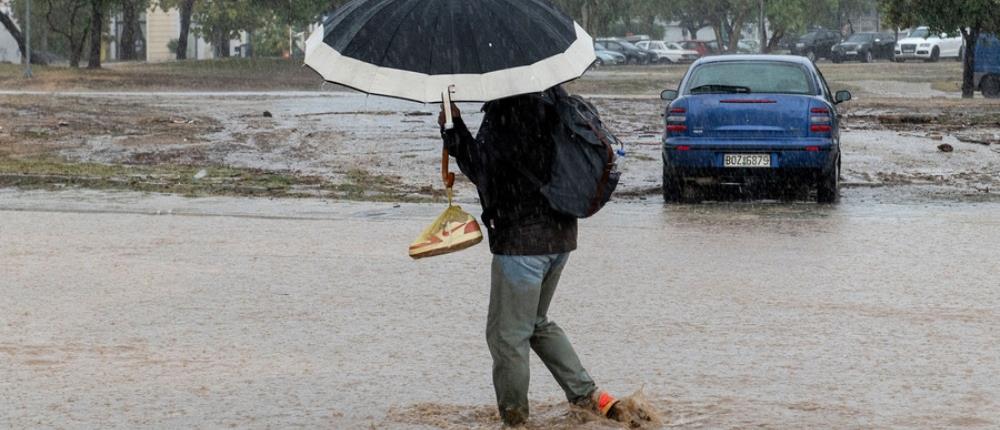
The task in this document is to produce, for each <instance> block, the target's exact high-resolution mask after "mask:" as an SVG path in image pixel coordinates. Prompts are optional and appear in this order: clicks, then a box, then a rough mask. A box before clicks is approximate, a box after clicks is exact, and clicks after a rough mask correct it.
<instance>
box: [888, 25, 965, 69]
mask: <svg viewBox="0 0 1000 430" xmlns="http://www.w3.org/2000/svg"><path fill="white" fill-rule="evenodd" d="M955 34H959V33H958V32H956V33H955ZM963 45H964V42H963V40H962V36H960V35H959V36H955V35H949V34H947V33H941V34H931V31H930V29H929V28H927V27H918V28H917V29H916V30H913V31H912V32H910V34H909V36H906V37H905V38H902V39H900V40H899V41H898V42H896V49H895V52H894V54H895V56H894V59H895V60H896V61H898V62H900V63H902V62H904V61H906V60H911V59H913V60H924V61H931V62H933V61H937V60H939V59H941V58H955V59H961V58H962V46H963Z"/></svg>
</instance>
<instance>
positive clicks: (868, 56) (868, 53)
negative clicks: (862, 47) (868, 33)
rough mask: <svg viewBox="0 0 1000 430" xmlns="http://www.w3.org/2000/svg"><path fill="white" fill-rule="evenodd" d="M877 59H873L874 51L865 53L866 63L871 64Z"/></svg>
mask: <svg viewBox="0 0 1000 430" xmlns="http://www.w3.org/2000/svg"><path fill="white" fill-rule="evenodd" d="M874 59H875V58H874V57H872V51H868V52H865V60H864V61H865V62H866V63H871V62H872V61H873V60H874Z"/></svg>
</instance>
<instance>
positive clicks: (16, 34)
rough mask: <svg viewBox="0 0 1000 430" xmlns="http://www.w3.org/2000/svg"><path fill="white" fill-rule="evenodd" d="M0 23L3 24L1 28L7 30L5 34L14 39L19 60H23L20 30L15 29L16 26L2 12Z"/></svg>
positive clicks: (22, 37) (22, 43)
mask: <svg viewBox="0 0 1000 430" xmlns="http://www.w3.org/2000/svg"><path fill="white" fill-rule="evenodd" d="M0 22H2V23H3V26H4V28H6V29H7V32H8V33H10V35H11V36H13V37H14V41H15V42H17V50H18V51H21V58H22V59H23V58H24V51H25V50H26V49H25V47H24V35H23V34H21V29H19V28H17V25H16V24H14V21H12V20H11V19H10V17H9V16H7V14H5V13H3V12H0Z"/></svg>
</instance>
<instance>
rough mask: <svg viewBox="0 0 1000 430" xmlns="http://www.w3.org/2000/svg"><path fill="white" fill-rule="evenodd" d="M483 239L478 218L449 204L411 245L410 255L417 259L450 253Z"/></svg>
mask: <svg viewBox="0 0 1000 430" xmlns="http://www.w3.org/2000/svg"><path fill="white" fill-rule="evenodd" d="M482 241H483V232H482V231H481V230H480V228H479V223H478V222H476V219H475V218H473V217H472V215H469V214H468V213H467V212H465V211H464V210H462V208H461V207H460V206H453V205H448V209H446V210H445V211H444V213H443V214H441V216H439V217H438V218H437V219H436V220H434V223H433V224H431V226H430V227H427V229H426V230H424V232H423V233H420V236H419V237H417V240H415V241H413V243H412V244H411V245H410V257H412V258H413V259H415V260H416V259H419V258H425V257H433V256H436V255H443V254H449V253H452V252H457V251H461V250H463V249H466V248H468V247H471V246H473V245H476V244H478V243H479V242H482Z"/></svg>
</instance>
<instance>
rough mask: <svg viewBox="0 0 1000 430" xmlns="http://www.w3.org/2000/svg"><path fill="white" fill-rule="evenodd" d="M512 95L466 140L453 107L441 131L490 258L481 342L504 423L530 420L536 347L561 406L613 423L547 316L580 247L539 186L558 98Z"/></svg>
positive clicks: (612, 408)
mask: <svg viewBox="0 0 1000 430" xmlns="http://www.w3.org/2000/svg"><path fill="white" fill-rule="evenodd" d="M562 91H563V90H562V89H561V88H559V87H556V88H554V89H551V90H549V91H546V92H545V93H541V94H530V95H522V96H515V97H509V98H505V99H501V100H497V101H492V102H489V103H487V104H485V105H484V107H483V112H484V114H485V116H484V119H483V122H482V125H481V126H480V128H479V132H478V135H477V136H476V137H473V136H472V134H471V133H470V132H469V129H468V128H467V126H466V124H465V122H464V121H463V120H462V117H461V112H460V111H459V109H458V107H457V106H454V105H452V115H453V117H454V128H453V129H451V130H445V129H444V126H445V115H444V107H443V106H442V112H441V116H440V118H439V121H438V122H439V124H440V125H441V127H442V137H443V138H444V142H445V148H446V149H447V150H448V153H449V154H450V155H451V156H452V157H454V158H455V159H456V160H457V162H458V165H459V168H460V169H461V171H462V173H463V174H465V176H466V177H468V178H469V179H470V180H471V181H472V182H473V183H474V184H475V185H476V188H477V190H478V192H479V197H480V202H481V204H482V207H483V214H482V220H483V224H484V225H485V226H486V230H487V233H488V237H489V244H490V251H491V252H492V253H493V264H492V272H491V286H490V303H489V313H488V316H487V323H486V341H487V344H488V346H489V349H490V354H491V355H492V357H493V385H494V388H495V390H496V397H497V406H498V407H499V410H500V417H501V419H502V420H503V422H504V424H506V425H508V426H519V425H522V424H524V423H525V422H526V421H527V419H528V414H529V409H528V382H529V378H530V377H529V362H528V359H529V355H528V354H529V350H534V351H535V353H536V354H537V355H538V357H539V358H541V360H542V362H543V363H545V366H546V367H547V368H548V369H549V371H550V372H552V376H553V377H555V380H556V382H557V383H558V384H559V386H560V387H562V389H563V391H564V392H565V394H566V398H567V400H569V401H570V402H571V403H573V404H575V405H579V406H582V407H584V408H587V409H590V410H593V411H595V412H597V413H599V414H601V415H602V416H605V417H609V418H612V419H614V418H615V417H616V405H617V404H618V400H617V399H616V398H615V397H613V396H611V395H610V394H608V393H607V392H605V391H602V390H600V389H598V387H597V385H596V384H595V383H594V380H593V379H592V378H591V376H590V374H589V373H587V370H586V369H585V368H584V366H583V364H581V362H580V358H579V357H578V356H577V353H576V351H574V349H573V345H572V344H570V341H569V338H567V337H566V334H565V333H563V330H562V329H561V328H559V326H558V325H557V324H556V323H555V322H554V321H552V320H550V319H549V318H548V315H547V314H548V309H549V304H550V303H551V302H552V299H553V297H554V295H555V292H556V286H557V285H558V284H559V278H560V275H561V274H562V272H563V269H564V268H565V267H566V264H567V262H568V261H569V255H570V252H572V251H573V250H575V249H576V247H577V219H576V218H575V217H573V216H570V215H566V214H563V213H560V212H558V211H556V210H554V209H553V208H552V207H551V206H550V204H549V202H548V201H547V199H546V197H545V195H543V193H542V192H541V186H540V184H542V183H545V182H547V181H548V179H549V176H550V167H551V163H553V159H554V156H555V154H554V149H555V144H554V138H553V133H552V131H553V129H554V128H555V127H557V126H559V125H560V121H561V120H560V116H559V115H558V113H557V112H556V111H555V109H556V103H555V97H558V96H559V94H565V93H563V92H562Z"/></svg>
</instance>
